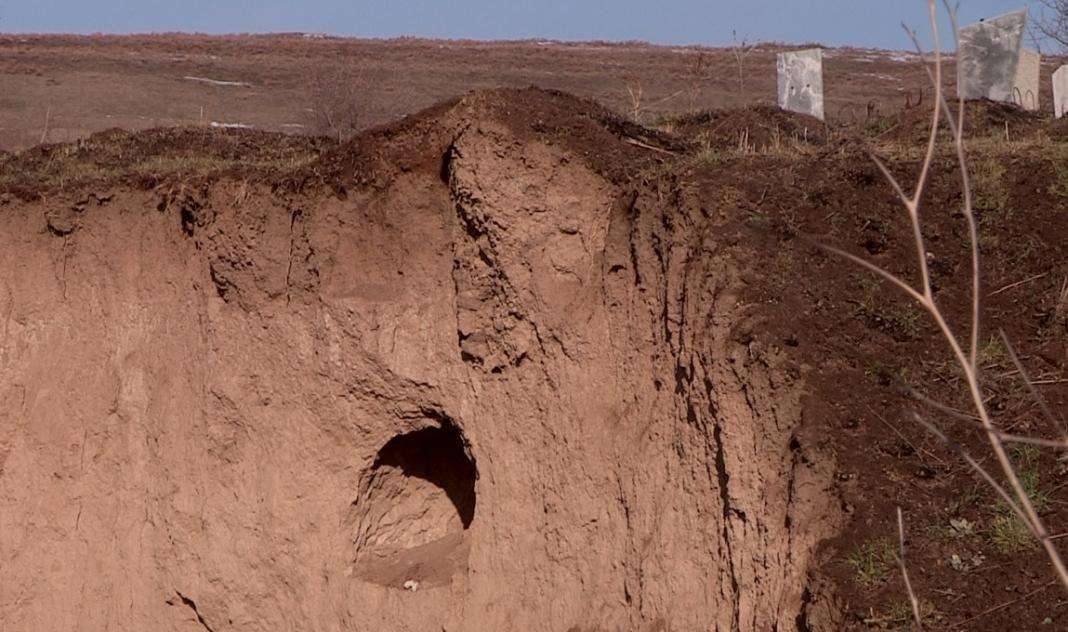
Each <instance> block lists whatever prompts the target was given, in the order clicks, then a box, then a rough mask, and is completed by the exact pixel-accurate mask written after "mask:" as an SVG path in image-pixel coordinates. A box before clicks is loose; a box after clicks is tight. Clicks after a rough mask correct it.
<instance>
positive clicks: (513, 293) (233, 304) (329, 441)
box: [0, 90, 1068, 632]
mask: <svg viewBox="0 0 1068 632" xmlns="http://www.w3.org/2000/svg"><path fill="white" fill-rule="evenodd" d="M978 107H987V108H988V109H989V106H978ZM760 113H761V111H760V110H759V109H747V110H741V111H735V112H727V113H712V114H708V115H705V116H698V117H693V118H692V119H687V120H686V121H685V123H684V124H685V125H691V126H695V127H694V129H695V130H716V131H714V132H710V134H709V138H712V139H714V138H730V137H731V136H732V135H733V134H734V133H736V132H738V131H739V130H746V129H750V130H753V132H752V134H751V136H750V138H751V140H752V141H753V143H752V145H753V146H745V147H739V146H737V145H733V146H732V145H731V144H730V143H724V144H723V145H722V146H721V147H720V148H719V149H721V151H718V152H717V153H716V154H715V155H714V156H710V155H709V153H708V152H707V151H705V148H704V147H702V146H701V145H700V144H699V143H694V142H693V141H692V139H682V138H680V137H677V136H673V135H671V134H668V133H665V132H658V131H652V130H647V129H644V128H640V127H638V126H635V125H633V124H631V123H627V122H625V121H623V120H622V119H620V118H619V117H617V116H615V115H614V114H612V113H611V112H610V111H609V110H607V109H605V108H603V107H602V106H599V105H597V104H595V103H593V102H591V101H586V100H583V99H579V98H575V97H571V96H568V95H565V94H562V93H558V92H551V91H540V90H494V91H484V92H478V93H474V94H471V95H468V96H465V97H462V98H459V99H455V100H452V101H449V102H446V103H443V104H442V105H439V106H436V107H435V108H433V109H431V110H428V111H425V112H423V113H421V114H418V115H415V116H412V117H409V118H407V119H405V120H402V121H400V122H398V123H396V124H393V125H390V126H387V127H382V128H378V129H375V130H372V131H370V132H368V133H366V134H363V135H361V136H359V137H357V138H355V139H354V140H353V141H351V142H350V143H346V144H343V145H338V146H333V145H330V144H325V143H323V142H318V141H311V140H299V139H294V140H283V139H282V138H281V137H277V136H271V135H266V134H258V133H252V132H240V133H234V132H209V131H198V132H196V133H186V132H162V131H154V132H150V133H148V134H144V135H141V134H134V135H127V134H116V135H113V136H98V137H94V138H93V139H91V140H90V141H89V142H92V143H95V144H94V145H93V147H94V149H93V150H92V151H90V152H87V153H86V154H85V155H81V154H79V150H78V145H76V144H75V145H65V146H57V147H51V148H41V149H37V150H33V151H30V152H24V153H22V154H17V155H14V156H9V157H7V158H5V159H4V162H3V163H2V165H3V167H4V170H5V171H4V173H3V174H0V175H3V176H4V178H0V222H2V223H3V225H4V229H3V230H2V231H0V258H2V259H0V262H2V263H3V269H4V270H6V271H7V272H5V273H4V274H3V275H0V282H2V285H0V289H2V291H0V322H2V323H4V325H3V329H2V331H3V333H2V337H0V340H2V341H3V345H2V346H0V389H3V391H2V392H0V508H2V511H0V566H2V567H3V568H4V572H3V574H2V575H0V620H2V621H4V623H5V624H6V625H9V626H10V627H11V628H12V629H18V630H52V629H67V628H75V627H79V626H81V627H86V628H92V629H105V628H108V627H110V628H113V629H129V630H140V629H163V630H171V629H174V630H179V629H198V626H199V628H200V629H210V630H215V631H222V630H240V629H280V628H286V627H296V628H300V627H306V628H322V629H334V628H342V629H346V628H355V629H362V628H368V629H390V630H428V631H429V630H433V631H435V632H436V631H438V630H442V629H445V630H486V629H522V630H578V631H593V630H697V629H720V630H733V629H739V630H775V629H777V630H838V629H843V628H846V629H907V628H908V613H907V611H904V610H903V609H902V604H904V598H905V597H904V592H903V588H902V585H901V581H900V579H899V578H898V574H897V570H896V567H894V565H893V562H892V561H890V560H889V557H890V554H889V553H888V552H887V551H890V550H891V548H892V545H893V544H894V543H896V524H895V521H894V512H895V509H896V508H897V507H901V508H902V509H903V510H904V512H905V517H906V525H907V534H908V542H907V544H908V553H907V559H908V563H909V568H910V571H911V572H912V576H913V580H914V583H915V587H916V591H917V593H918V595H919V596H920V598H921V599H922V600H923V602H924V604H925V606H924V608H925V613H926V615H927V622H926V623H927V626H926V629H934V630H1034V629H1062V628H1064V627H1065V625H1066V623H1065V622H1066V621H1068V619H1065V617H1066V616H1068V613H1065V612H1064V611H1063V608H1062V603H1063V601H1064V600H1063V595H1062V592H1061V589H1060V588H1059V587H1058V586H1056V585H1048V584H1049V582H1050V581H1051V580H1052V579H1053V576H1052V574H1051V573H1050V570H1049V568H1048V563H1047V562H1046V561H1045V560H1044V559H1043V557H1042V556H1041V554H1040V553H1039V552H1038V551H1037V550H1036V549H1035V548H1033V546H1030V545H1029V542H1027V541H1026V539H1024V541H1023V542H1014V541H1012V540H1009V539H1006V536H1008V535H1011V526H1012V525H1011V524H1009V525H1008V526H1006V525H1005V524H1004V523H1003V521H999V516H1000V515H1001V510H1000V509H999V507H998V504H997V502H996V499H995V498H994V496H993V494H992V493H991V492H990V491H989V490H988V489H987V488H985V487H984V486H983V485H982V484H981V483H980V482H978V480H977V478H976V477H975V476H974V475H973V474H972V473H971V471H970V470H969V469H968V468H967V466H966V465H964V464H963V463H962V461H961V460H960V459H959V457H958V456H957V455H956V454H955V453H954V452H952V451H951V450H949V449H947V448H945V447H944V446H942V445H941V444H939V443H938V442H937V441H936V440H934V439H933V438H932V437H931V436H929V435H928V434H927V433H926V432H925V431H924V430H923V429H922V428H921V427H919V426H918V425H917V424H916V423H915V422H913V421H911V417H910V413H911V411H913V410H923V411H924V412H925V414H927V415H928V416H930V417H931V418H932V419H933V420H935V421H937V422H938V423H939V424H940V425H943V426H944V427H945V428H946V429H947V430H949V431H951V432H952V434H953V436H954V437H955V438H956V439H957V440H958V441H960V442H961V444H962V445H963V446H965V447H966V448H967V449H968V450H970V451H973V452H974V453H975V454H976V455H983V454H986V453H985V452H984V451H983V439H982V437H981V436H979V435H978V433H976V432H975V428H974V426H969V425H968V424H966V423H963V422H957V421H954V420H953V419H949V418H945V416H944V415H939V414H937V413H933V412H932V411H930V410H927V409H924V408H922V407H919V406H918V405H917V404H916V402H915V400H913V399H912V398H910V397H909V396H908V395H907V394H906V393H905V391H906V387H907V386H913V387H915V388H918V389H920V390H922V391H923V392H924V393H925V394H927V395H928V396H930V397H932V398H935V399H937V400H939V401H942V402H945V403H946V404H947V405H951V406H955V407H958V408H966V401H965V400H964V399H963V398H962V392H961V391H962V389H961V384H960V380H959V378H958V377H957V374H956V372H954V371H953V369H952V366H951V364H950V363H949V361H948V355H947V353H945V352H944V351H943V349H942V346H941V345H939V344H938V343H937V338H936V335H935V331H934V328H933V327H932V326H930V325H929V324H928V323H927V321H925V320H924V318H923V317H922V315H920V314H918V313H917V312H915V311H914V310H912V309H911V308H910V307H909V306H908V305H907V304H906V303H904V301H903V300H901V299H899V297H898V296H897V295H895V294H894V293H893V292H892V291H891V289H890V288H888V287H885V284H883V285H880V284H878V283H873V282H872V281H871V280H870V279H869V278H868V277H867V275H865V274H863V273H862V272H861V271H859V270H858V269H856V268H854V267H852V266H850V265H847V264H845V263H843V262H842V261H840V260H838V259H835V258H832V257H830V256H829V255H827V254H826V253H825V251H823V250H822V249H820V248H819V247H817V246H814V245H813V243H814V242H825V243H831V244H835V245H838V246H841V247H844V248H847V249H849V250H851V251H853V252H857V253H859V254H864V255H865V256H870V257H871V258H873V260H875V261H876V262H878V263H880V264H882V265H886V266H887V267H889V268H890V269H892V270H894V271H896V272H899V273H901V274H904V275H906V276H908V275H910V274H911V270H912V260H913V257H914V255H913V254H912V253H911V252H910V237H909V232H908V227H907V226H906V225H905V223H904V218H903V213H902V211H901V209H900V208H899V207H897V206H896V205H895V202H894V198H893V196H892V194H891V191H890V189H889V187H888V186H887V185H886V184H885V183H883V182H882V181H881V180H880V178H879V174H878V172H877V170H876V169H875V168H874V166H873V165H872V164H871V162H870V161H868V160H867V159H866V157H865V155H864V153H863V147H862V145H861V142H862V140H863V139H857V138H853V139H850V138H848V137H844V136H842V135H840V134H836V133H834V132H831V131H826V130H825V131H824V134H825V135H824V136H818V135H816V136H813V137H812V138H810V139H809V141H808V142H807V143H802V144H799V145H789V146H781V145H776V144H774V143H770V142H765V143H758V142H757V141H759V140H760V139H763V138H765V136H762V134H763V133H764V132H765V131H767V130H772V129H775V128H776V127H778V128H780V129H787V128H788V126H795V127H791V128H789V129H792V130H794V131H796V130H797V129H800V128H798V127H796V126H797V125H800V126H805V125H807V122H806V121H804V120H799V119H797V118H796V117H782V116H779V115H771V114H768V115H767V116H764V117H762V116H761V114H760ZM992 116H993V115H992ZM991 120H993V119H991ZM995 122H996V121H995ZM718 124H722V127H716V125H718ZM976 129H977V130H978V129H979V128H976ZM983 129H989V130H990V135H989V136H988V137H979V138H976V144H975V146H976V149H975V153H974V155H973V165H974V169H973V173H974V174H977V180H979V181H980V182H981V184H980V185H977V198H976V199H977V203H978V205H979V206H980V219H981V224H982V234H983V237H982V243H983V251H984V262H985V270H986V273H985V276H984V292H983V293H984V297H985V298H984V314H985V319H986V320H985V321H984V328H983V334H982V340H983V343H984V344H983V355H982V358H983V366H984V368H985V376H986V377H985V381H986V385H987V388H988V391H989V392H990V393H991V394H992V395H993V397H994V398H995V399H994V400H992V402H991V407H992V409H993V410H995V411H996V415H997V419H998V421H999V423H1002V424H1004V425H1005V426H1006V427H1008V428H1012V429H1013V430H1014V431H1016V432H1020V433H1027V434H1034V435H1039V436H1055V434H1056V433H1055V430H1054V429H1053V428H1051V427H1050V426H1049V424H1047V423H1046V422H1045V421H1044V420H1043V419H1042V418H1041V417H1040V416H1039V415H1037V414H1036V413H1035V407H1034V405H1033V403H1032V401H1031V400H1030V398H1029V397H1028V396H1027V393H1026V391H1025V390H1024V389H1022V388H1021V383H1020V381H1019V377H1018V376H1017V375H1015V374H1014V373H1013V371H1012V367H1011V365H1010V364H1009V363H1008V359H1007V354H1006V353H1005V351H1004V349H1002V348H999V347H998V345H997V344H996V343H993V342H990V337H991V335H992V334H994V333H995V332H996V331H997V330H998V329H999V328H1004V329H1005V330H1006V332H1007V334H1008V336H1009V337H1010V338H1011V339H1012V340H1013V341H1014V342H1015V343H1016V344H1017V346H1018V348H1019V349H1020V351H1021V354H1022V356H1023V360H1024V363H1025V364H1026V365H1027V368H1028V369H1029V370H1030V371H1031V372H1032V374H1033V375H1034V376H1036V377H1037V378H1038V379H1039V382H1040V386H1039V387H1038V388H1040V389H1042V393H1043V395H1044V396H1045V397H1046V398H1047V399H1048V401H1049V402H1050V404H1051V406H1052V408H1053V409H1054V410H1064V409H1065V406H1066V405H1068V387H1066V382H1065V379H1066V377H1065V375H1064V371H1065V370H1066V365H1068V337H1066V336H1068V320H1066V317H1065V310H1066V308H1065V307H1064V305H1063V304H1061V302H1060V301H1059V299H1058V294H1059V290H1060V288H1061V284H1062V282H1063V280H1064V279H1065V278H1066V277H1068V268H1066V267H1065V264H1064V262H1065V261H1066V258H1065V255H1066V254H1068V253H1066V252H1065V247H1064V246H1063V245H1062V244H1063V243H1064V242H1065V239H1064V237H1065V235H1066V234H1068V216H1066V215H1065V214H1064V213H1062V212H1060V211H1061V210H1062V208H1061V207H1063V206H1066V205H1068V176H1065V172H1064V156H1065V155H1066V154H1065V150H1064V148H1063V147H1062V146H1061V145H1060V142H1059V141H1058V140H1057V136H1056V133H1055V129H1056V128H1055V127H1054V126H1051V125H1050V124H1048V123H1047V122H1036V123H1035V127H1034V129H1033V133H1032V132H1029V135H1024V134H1023V133H1022V132H1021V133H1020V134H1019V135H1016V136H1014V137H1013V140H1014V142H1013V143H1005V142H1002V140H1001V139H1002V138H1003V137H1002V136H999V135H998V134H1000V133H1003V132H1000V131H999V130H998V128H997V125H996V124H990V125H988V126H987V128H983ZM1028 129H1031V128H1028ZM724 130H726V133H725V134H724ZM760 130H763V131H760ZM976 134H979V132H976ZM869 140H872V142H877V143H881V144H878V146H877V149H878V151H879V152H880V153H883V154H884V156H885V158H886V159H887V160H888V161H889V163H890V165H891V168H892V169H893V170H895V172H899V173H902V174H903V175H907V174H910V173H912V172H913V171H914V170H915V169H916V167H917V164H916V161H917V158H916V156H917V155H918V149H917V148H916V147H915V146H914V144H913V143H910V142H907V141H906V140H904V139H902V140H897V139H893V140H887V139H885V138H878V137H876V136H874V135H873V136H872V137H871V138H870V139H869ZM126 148H129V149H126ZM135 148H140V149H135ZM176 155H179V156H180V155H187V156H189V157H202V158H205V160H204V161H201V162H198V161H192V162H193V164H190V162H189V161H185V162H182V163H181V167H180V168H178V167H175V166H174V165H164V166H161V167H159V168H158V169H156V172H155V173H154V174H153V177H152V178H144V177H141V175H140V171H139V169H141V166H142V165H144V164H145V163H146V162H148V163H151V162H152V161H153V160H156V159H157V157H159V156H162V157H164V158H167V157H171V156H176ZM208 158H211V160H207V159H208ZM936 163H937V164H936V173H935V177H934V179H933V181H932V187H931V190H930V193H929V196H928V198H929V206H928V209H929V210H928V211H927V212H926V213H925V216H924V217H925V220H926V221H927V228H926V233H927V236H928V238H929V240H930V250H931V256H930V261H931V268H932V270H933V273H934V280H935V283H936V285H937V297H938V299H939V301H940V302H941V303H942V304H943V305H945V306H946V308H947V310H948V311H949V313H950V314H951V316H952V317H953V321H954V323H961V322H962V318H964V316H963V315H964V314H965V313H966V304H967V303H966V301H967V295H966V277H965V274H966V270H967V258H966V257H967V250H966V247H965V240H964V236H965V232H964V224H963V219H962V218H961V217H960V216H959V214H958V213H955V212H954V209H956V208H957V206H958V205H959V200H960V190H959V185H958V184H957V181H956V180H955V178H954V172H953V168H952V160H951V153H950V151H949V148H948V147H942V148H941V149H940V152H939V157H938V160H937V161H936ZM220 164H221V165H222V166H220ZM85 165H92V168H88V167H85ZM237 165H242V166H241V168H237ZM75 167H77V168H75ZM68 170H69V171H70V172H71V173H69V172H68ZM13 172H17V173H19V174H21V175H19V176H18V177H13V176H11V173H13ZM35 178H36V179H38V184H37V187H36V189H35V188H34V186H33V182H34V179H35ZM910 278H911V277H910ZM1014 284H1015V285H1014ZM1016 458H1017V459H1018V460H1019V462H1020V466H1021V469H1022V470H1023V471H1025V472H1027V473H1028V475H1029V476H1032V478H1033V482H1034V486H1035V488H1036V490H1037V491H1039V492H1040V493H1041V494H1042V495H1043V496H1044V498H1045V501H1044V503H1043V506H1044V508H1043V511H1044V516H1045V519H1046V521H1047V524H1048V525H1049V526H1050V528H1051V529H1052V530H1053V532H1054V533H1061V532H1063V531H1065V530H1068V513H1066V512H1065V509H1064V508H1065V506H1066V505H1065V503H1066V502H1068V495H1066V492H1065V489H1064V488H1063V487H1062V486H1061V485H1060V484H1059V479H1060V478H1061V477H1063V471H1062V469H1061V467H1062V466H1061V464H1060V463H1058V462H1057V460H1056V458H1055V455H1046V454H1039V455H1037V456H1033V455H1031V454H1030V453H1027V452H1020V453H1018V454H1017V455H1016ZM962 520H963V521H965V522H962ZM951 521H952V522H951ZM953 525H957V526H956V527H954V526H953ZM969 525H970V526H969ZM954 556H956V558H954ZM1040 589H1041V590H1040ZM903 613H904V614H903ZM1047 618H1048V620H1049V622H1048V623H1046V624H1045V625H1044V622H1045V621H1046V620H1047Z"/></svg>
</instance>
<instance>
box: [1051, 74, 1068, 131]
mask: <svg viewBox="0 0 1068 632" xmlns="http://www.w3.org/2000/svg"><path fill="white" fill-rule="evenodd" d="M1053 112H1054V114H1056V115H1057V118H1061V117H1062V116H1064V114H1065V112H1068V66H1061V67H1060V68H1058V69H1057V70H1056V71H1055V72H1054V73H1053Z"/></svg>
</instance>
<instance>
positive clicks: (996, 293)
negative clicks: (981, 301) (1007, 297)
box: [987, 272, 1049, 298]
mask: <svg viewBox="0 0 1068 632" xmlns="http://www.w3.org/2000/svg"><path fill="white" fill-rule="evenodd" d="M1045 276H1049V272H1043V273H1042V274H1036V275H1034V276H1031V277H1027V278H1026V279H1024V280H1023V281H1017V282H1016V283H1010V284H1008V285H1006V286H1005V287H1002V288H998V289H996V290H994V291H993V292H991V293H990V294H987V298H989V297H991V296H997V295H998V294H1001V293H1002V292H1008V291H1009V290H1011V289H1012V288H1014V287H1019V286H1021V285H1023V284H1024V283H1030V282H1031V281H1037V280H1039V279H1041V278H1042V277H1045Z"/></svg>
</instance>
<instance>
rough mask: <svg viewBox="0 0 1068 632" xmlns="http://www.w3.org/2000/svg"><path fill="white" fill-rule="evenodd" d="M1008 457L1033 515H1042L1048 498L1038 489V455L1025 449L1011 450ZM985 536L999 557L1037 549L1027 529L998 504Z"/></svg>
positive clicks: (999, 501) (1000, 503)
mask: <svg viewBox="0 0 1068 632" xmlns="http://www.w3.org/2000/svg"><path fill="white" fill-rule="evenodd" d="M1011 456H1012V461H1013V465H1014V466H1015V467H1016V475H1017V477H1019V479H1020V485H1021V486H1022V487H1023V488H1024V491H1025V492H1026V493H1027V496H1028V498H1030V499H1031V504H1032V505H1034V507H1035V511H1038V512H1042V511H1045V510H1046V509H1048V508H1049V505H1050V498H1049V495H1048V494H1047V493H1046V492H1045V491H1043V490H1042V488H1041V474H1040V471H1039V465H1040V464H1039V457H1040V456H1041V452H1040V451H1039V449H1038V448H1036V447H1035V446H1030V445H1026V446H1019V447H1016V448H1013V450H1012V451H1011ZM989 536H990V542H991V543H992V544H993V545H994V546H995V547H996V548H997V549H998V550H999V551H1001V552H1002V553H1018V552H1020V551H1026V550H1029V549H1033V548H1035V547H1036V546H1038V542H1037V541H1036V540H1035V538H1034V535H1033V534H1032V533H1031V529H1030V528H1028V526H1027V525H1026V524H1025V523H1024V522H1023V521H1022V520H1021V519H1020V518H1019V517H1018V516H1017V515H1016V514H1014V513H1013V512H1012V510H1011V509H1009V506H1008V505H1006V504H1005V503H1004V502H1003V501H1001V500H998V502H997V503H996V504H995V505H994V518H993V520H992V521H991V523H990V531H989Z"/></svg>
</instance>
